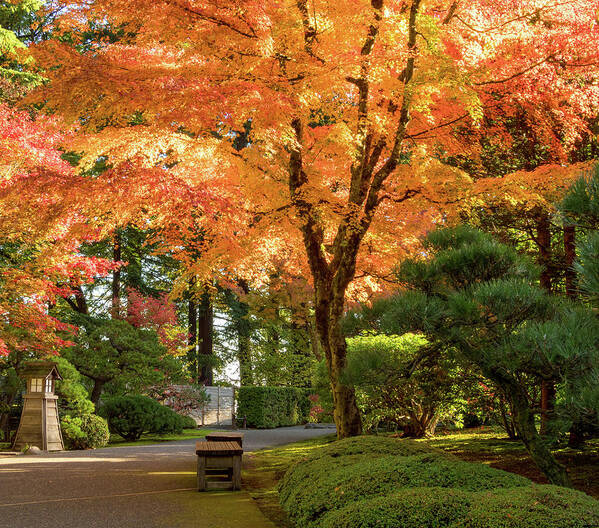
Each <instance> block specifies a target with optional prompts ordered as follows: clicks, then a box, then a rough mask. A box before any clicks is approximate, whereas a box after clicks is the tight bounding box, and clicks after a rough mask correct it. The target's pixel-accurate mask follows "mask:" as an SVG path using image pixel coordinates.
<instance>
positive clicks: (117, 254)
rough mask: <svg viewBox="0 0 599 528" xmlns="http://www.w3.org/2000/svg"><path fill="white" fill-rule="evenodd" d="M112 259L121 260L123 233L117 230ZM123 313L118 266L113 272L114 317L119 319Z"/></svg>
mask: <svg viewBox="0 0 599 528" xmlns="http://www.w3.org/2000/svg"><path fill="white" fill-rule="evenodd" d="M113 242H114V245H113V248H112V260H114V262H120V261H121V258H122V254H121V233H120V232H119V231H116V232H115V233H114V238H113ZM120 314H121V269H120V268H117V269H115V270H114V271H113V272H112V317H113V319H118V318H119V317H120Z"/></svg>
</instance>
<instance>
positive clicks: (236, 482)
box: [232, 455, 241, 490]
mask: <svg viewBox="0 0 599 528" xmlns="http://www.w3.org/2000/svg"><path fill="white" fill-rule="evenodd" d="M232 480H233V482H232V483H233V489H234V490H240V489H241V456H240V455H237V456H234V457H233V479H232Z"/></svg>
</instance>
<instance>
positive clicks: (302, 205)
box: [289, 117, 329, 280]
mask: <svg viewBox="0 0 599 528" xmlns="http://www.w3.org/2000/svg"><path fill="white" fill-rule="evenodd" d="M291 127H292V129H293V131H294V133H295V144H294V145H293V146H292V148H291V155H290V159H289V194H290V196H291V203H292V204H293V205H294V206H295V208H296V209H297V211H298V213H299V216H300V220H301V222H302V234H303V235H304V244H305V246H306V252H307V254H308V262H309V264H310V269H311V271H312V274H313V276H314V279H315V280H323V279H327V278H328V274H329V266H328V263H327V261H326V258H325V255H324V249H323V247H324V232H323V228H322V226H321V225H320V224H319V223H318V220H317V219H316V211H315V210H314V204H312V203H311V202H310V200H309V199H307V198H305V197H304V196H302V194H303V193H304V192H305V189H302V187H304V186H305V185H306V184H307V183H308V177H307V175H306V173H305V172H304V169H303V159H302V145H303V125H302V122H301V119H300V118H299V117H296V118H294V119H293V120H292V121H291Z"/></svg>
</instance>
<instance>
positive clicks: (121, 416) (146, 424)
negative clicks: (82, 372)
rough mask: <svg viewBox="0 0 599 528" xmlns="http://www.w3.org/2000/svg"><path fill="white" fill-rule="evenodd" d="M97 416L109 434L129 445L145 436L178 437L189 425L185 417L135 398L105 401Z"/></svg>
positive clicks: (157, 404) (141, 397)
mask: <svg viewBox="0 0 599 528" xmlns="http://www.w3.org/2000/svg"><path fill="white" fill-rule="evenodd" d="M100 415H101V416H103V417H105V418H106V420H107V421H108V427H109V428H110V432H111V433H117V434H119V435H120V436H122V437H123V438H125V439H126V440H130V441H134V440H138V439H139V438H140V437H141V435H143V434H146V433H154V434H169V433H173V434H175V433H181V432H182V431H183V429H184V428H186V427H187V426H188V425H190V424H191V422H190V421H189V420H190V419H189V417H186V416H182V415H180V414H177V413H176V412H174V411H172V410H171V409H169V408H168V407H165V406H164V405H160V404H159V403H158V402H157V401H155V400H153V399H152V398H148V397H147V396H139V395H137V396H115V397H112V398H107V399H106V400H105V402H104V404H103V405H102V407H101V408H100ZM193 427H195V422H194V424H193Z"/></svg>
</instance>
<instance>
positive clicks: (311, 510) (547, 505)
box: [279, 436, 599, 528]
mask: <svg viewBox="0 0 599 528" xmlns="http://www.w3.org/2000/svg"><path fill="white" fill-rule="evenodd" d="M427 450H428V449H427V448H426V447H425V446H422V444H418V443H416V442H410V441H407V440H398V439H393V438H388V437H387V438H385V437H383V438H380V437H368V436H364V437H357V438H351V439H347V440H342V441H339V442H334V443H332V444H329V445H327V446H325V447H323V448H321V449H318V450H316V451H315V452H314V453H310V455H308V456H307V457H304V458H303V459H302V460H300V461H298V462H297V463H296V464H295V465H294V466H292V467H291V469H290V470H289V471H288V472H287V473H286V475H285V477H284V478H283V480H282V481H281V483H280V487H279V500H280V502H281V505H282V506H283V508H284V509H285V510H286V511H287V512H288V514H289V516H290V517H291V519H292V520H293V521H294V523H295V524H296V526H297V528H333V527H334V528H344V527H347V528H350V527H351V528H355V527H360V528H368V527H371V526H372V527H377V528H385V527H388V528H391V527H397V526H401V527H402V528H517V527H518V528H519V527H529V526H530V528H533V527H535V528H549V527H550V526H560V527H562V526H563V527H567V528H582V527H585V526H586V527H590V526H595V525H599V520H598V519H599V502H597V501H595V500H594V499H592V498H590V497H587V496H586V495H584V494H583V493H580V492H576V491H573V490H568V489H565V488H556V487H554V486H536V485H533V483H532V482H531V481H530V480H528V479H526V478H524V477H521V476H519V475H516V474H513V473H508V472H505V471H501V470H497V469H494V468H491V467H489V466H486V465H483V464H476V463H471V462H465V461H462V460H459V459H457V458H455V457H453V456H450V455H446V454H445V453H442V452H438V451H437V452H435V451H430V450H428V452H427ZM307 482H309V483H310V485H309V486H307V485H306V483H307ZM593 508H594V510H593ZM527 512H532V514H531V517H533V518H534V517H538V519H537V521H534V522H532V521H531V522H528V521H527V523H528V524H524V521H522V522H521V523H520V524H518V523H517V522H515V521H514V519H518V518H520V517H522V518H525V517H526V515H527ZM593 512H594V513H593ZM562 518H563V519H566V518H567V519H568V523H569V524H567V523H565V522H564V523H562V520H561V519H562ZM589 520H592V522H594V523H595V524H592V523H591V524H584V522H588V521H589Z"/></svg>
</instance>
